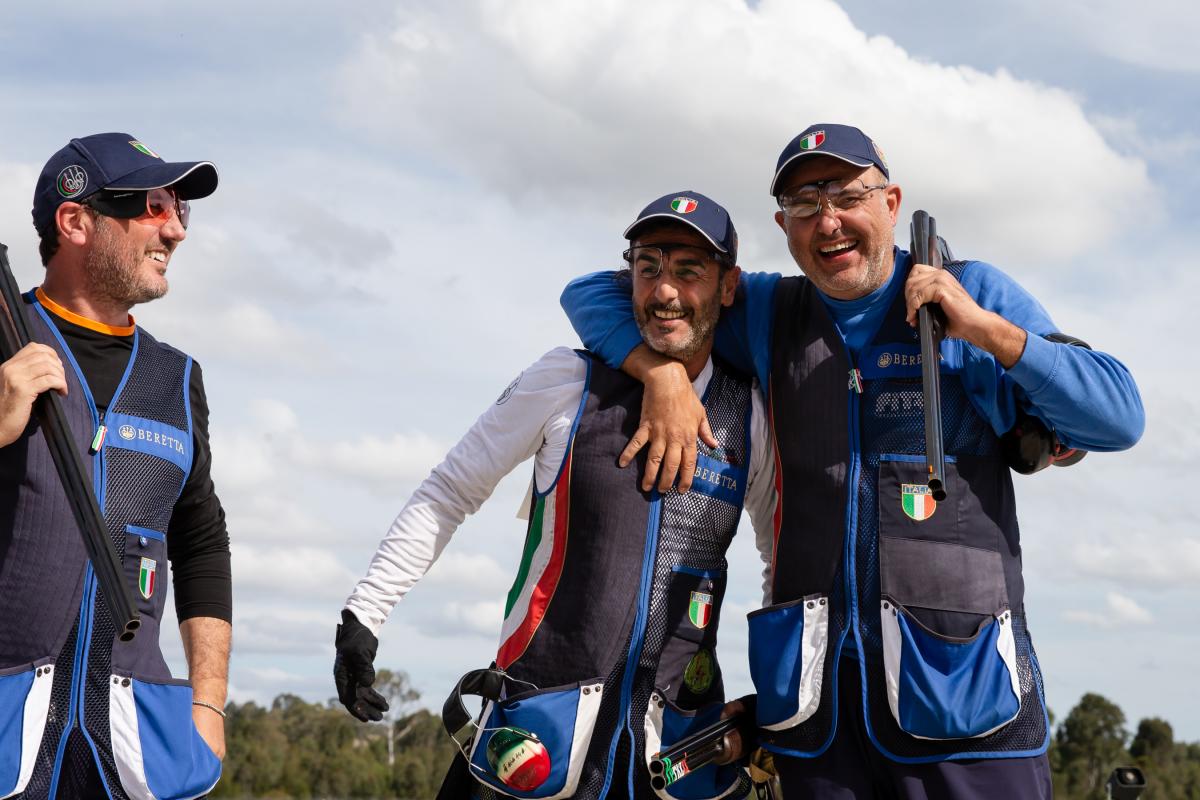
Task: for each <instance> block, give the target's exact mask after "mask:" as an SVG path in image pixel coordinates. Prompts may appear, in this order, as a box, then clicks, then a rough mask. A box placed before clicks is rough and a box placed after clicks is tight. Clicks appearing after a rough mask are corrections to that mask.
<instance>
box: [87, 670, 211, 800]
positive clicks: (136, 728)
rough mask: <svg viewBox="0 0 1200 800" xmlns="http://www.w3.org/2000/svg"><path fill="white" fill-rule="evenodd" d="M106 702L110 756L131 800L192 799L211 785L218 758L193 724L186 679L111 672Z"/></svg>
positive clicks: (189, 687) (188, 687) (190, 694)
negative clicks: (147, 678)
mask: <svg viewBox="0 0 1200 800" xmlns="http://www.w3.org/2000/svg"><path fill="white" fill-rule="evenodd" d="M108 702H109V714H108V719H109V733H110V736H111V737H112V749H113V760H114V761H115V762H116V765H117V773H118V774H119V775H120V777H121V786H122V787H123V788H124V789H125V791H126V792H127V793H128V794H129V796H130V797H131V798H133V800H190V798H194V797H200V796H201V795H203V794H206V793H207V792H209V791H211V790H212V788H213V787H214V786H215V785H216V783H217V779H218V778H220V777H221V762H220V760H218V759H217V757H216V755H214V754H213V752H212V750H211V749H209V747H208V744H207V743H205V741H204V739H203V738H202V737H201V736H200V733H199V731H197V730H196V726H195V725H194V724H193V723H192V687H191V686H190V685H189V684H188V683H187V682H186V681H169V682H167V681H156V682H150V681H144V680H139V679H138V678H136V677H133V676H130V675H112V676H110V677H109V684H108Z"/></svg>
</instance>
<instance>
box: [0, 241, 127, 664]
mask: <svg viewBox="0 0 1200 800" xmlns="http://www.w3.org/2000/svg"><path fill="white" fill-rule="evenodd" d="M0 293H2V294H3V297H4V306H5V307H6V308H7V310H8V314H7V317H8V319H9V320H10V324H11V329H10V327H9V325H6V324H4V322H3V319H2V318H0V361H8V360H9V359H10V358H12V357H13V356H15V355H16V354H17V351H18V350H20V349H21V348H22V347H24V346H25V345H27V344H29V343H30V342H31V341H32V337H31V336H30V334H29V324H28V322H27V321H26V319H25V311H24V305H25V301H24V300H22V299H21V292H20V290H19V289H18V288H17V281H16V278H14V277H13V274H12V269H11V268H10V267H9V264H8V247H6V246H5V245H3V244H0ZM3 316H4V315H0V317H3ZM33 411H34V414H35V415H36V416H37V420H38V424H39V425H41V428H42V432H43V433H44V434H45V437H46V445H47V446H48V447H49V448H50V456H51V457H52V458H53V459H54V467H55V469H56V470H57V471H58V478H59V480H60V481H62V486H63V491H64V492H66V495H67V502H68V503H69V504H70V506H71V513H72V514H74V516H75V522H76V523H77V524H78V526H79V534H80V536H82V537H83V546H84V548H85V549H86V550H87V555H88V558H89V559H90V560H91V562H92V569H93V570H94V571H95V573H96V579H97V580H98V581H99V582H100V593H101V594H102V595H103V596H104V602H105V604H106V605H107V606H108V610H109V613H110V614H112V618H113V625H114V626H115V627H116V629H117V630H118V631H119V634H118V636H119V638H120V639H121V641H123V642H128V641H130V640H131V639H133V636H134V633H135V632H136V631H137V629H138V627H139V626H140V625H141V624H142V623H141V620H140V619H139V618H138V613H137V611H136V610H135V609H134V607H133V595H132V593H131V592H130V588H129V585H128V583H127V582H126V580H125V578H124V571H123V570H122V569H121V563H120V561H119V560H118V559H117V551H116V550H115V549H113V543H112V540H111V539H109V538H108V530H107V529H108V526H107V525H106V524H105V522H104V516H103V515H102V514H101V513H100V506H99V505H97V503H96V494H95V492H93V491H92V485H91V482H90V481H89V480H88V477H87V469H86V468H85V467H84V465H83V460H82V459H81V458H80V457H79V451H78V450H77V449H76V448H75V437H74V436H73V435H72V433H71V429H70V427H69V426H68V425H67V418H66V415H65V414H64V413H63V409H62V403H61V401H60V400H59V397H58V395H57V394H56V393H55V392H43V393H42V394H41V395H39V396H38V399H37V400H36V401H35V402H34V406H33Z"/></svg>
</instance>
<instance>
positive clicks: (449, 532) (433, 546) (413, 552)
mask: <svg viewBox="0 0 1200 800" xmlns="http://www.w3.org/2000/svg"><path fill="white" fill-rule="evenodd" d="M586 377H587V364H586V363H585V362H584V361H583V359H582V358H580V356H579V354H578V353H576V352H575V351H573V350H571V349H569V348H566V347H560V348H555V349H554V350H551V351H550V352H549V353H546V355H544V356H542V357H541V358H540V359H538V361H537V362H535V363H534V364H533V365H532V366H530V367H529V368H528V369H526V370H525V371H524V372H522V373H521V374H520V375H519V376H518V377H517V379H516V380H515V381H514V382H513V383H512V384H511V385H510V386H509V387H508V388H507V389H505V391H504V394H502V395H501V396H500V399H499V400H497V401H496V402H495V403H494V404H492V406H491V407H489V408H488V410H487V411H485V412H483V414H482V415H481V416H480V417H479V419H477V420H476V421H475V424H474V425H472V426H471V428H470V430H468V431H467V433H466V435H464V436H463V437H462V439H460V440H459V442H458V444H456V445H454V447H453V448H452V449H451V450H450V452H449V453H447V454H446V458H445V460H444V461H442V463H440V464H438V465H437V466H436V467H434V468H433V471H432V472H430V473H429V477H428V478H426V479H425V480H424V481H423V482H422V483H421V485H420V486H419V487H417V490H416V491H415V492H414V493H413V495H412V497H410V498H409V500H408V502H407V503H406V504H405V505H404V508H403V509H401V510H400V513H399V514H398V515H397V516H396V519H395V520H394V521H393V522H392V525H391V527H390V528H388V531H387V534H386V535H385V536H384V537H383V541H381V542H380V543H379V548H378V549H377V550H376V551H375V555H374V557H372V559H371V564H370V566H369V567H368V568H367V574H366V575H365V576H364V577H363V579H362V580H360V581H359V582H358V584H357V585H356V586H355V587H354V591H353V592H352V593H351V595H350V597H349V599H348V600H347V601H346V608H348V609H350V610H351V611H352V612H354V615H355V616H356V617H358V619H359V621H361V622H362V623H363V624H364V625H366V626H367V627H368V628H370V630H371V632H372V633H374V634H376V635H378V634H379V629H380V628H381V627H382V626H383V623H384V621H385V620H386V619H387V617H388V615H389V614H390V613H391V611H392V608H393V607H395V605H396V603H397V602H399V601H400V599H401V598H402V597H404V595H405V594H407V593H408V590H409V589H411V588H412V587H413V585H414V584H416V582H417V581H419V580H420V579H421V578H422V577H423V576H424V575H425V573H426V572H427V571H428V570H429V568H430V567H431V566H432V565H433V562H434V561H436V560H437V558H438V556H439V555H440V554H441V552H442V550H443V549H444V548H445V546H446V544H447V543H448V542H449V541H450V538H451V537H452V536H453V535H454V532H455V531H456V530H457V529H458V526H459V525H461V524H462V522H463V520H464V519H466V517H467V515H468V514H473V513H475V512H476V511H478V510H479V507H480V506H481V505H483V502H484V501H485V500H487V499H488V497H490V496H491V494H492V491H493V490H494V489H495V488H496V484H497V483H499V482H500V480H501V479H502V478H503V477H504V476H505V475H507V474H508V473H509V472H511V471H512V469H513V468H514V467H516V466H517V465H518V464H520V463H521V462H522V461H525V460H526V459H527V458H529V457H530V456H532V455H536V456H537V457H536V460H535V462H534V473H535V475H536V476H537V481H538V485H539V486H547V485H549V483H551V482H552V481H553V479H554V475H555V474H557V472H558V468H559V466H560V465H561V463H562V460H563V458H564V456H565V455H566V450H567V445H568V443H569V440H570V436H571V426H572V425H573V423H574V421H575V417H576V416H577V414H578V411H579V404H580V401H581V399H582V397H583V388H584V382H585V379H586Z"/></svg>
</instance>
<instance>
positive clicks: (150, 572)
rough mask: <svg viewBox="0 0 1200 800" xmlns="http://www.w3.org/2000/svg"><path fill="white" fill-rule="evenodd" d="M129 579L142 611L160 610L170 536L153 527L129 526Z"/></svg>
mask: <svg viewBox="0 0 1200 800" xmlns="http://www.w3.org/2000/svg"><path fill="white" fill-rule="evenodd" d="M123 566H124V567H125V578H126V580H127V581H128V582H129V585H130V586H132V587H133V598H134V600H135V601H136V603H137V610H138V613H140V614H150V615H153V616H154V617H156V618H157V617H158V614H157V613H156V611H157V609H158V608H159V607H160V603H159V601H160V600H161V599H162V598H163V597H164V596H165V594H164V593H165V592H166V586H165V585H162V584H160V583H159V581H160V580H165V579H166V573H167V537H166V536H165V535H164V534H163V533H161V532H159V531H156V530H153V529H151V528H142V527H139V526H137V525H126V526H125V559H124V562H123Z"/></svg>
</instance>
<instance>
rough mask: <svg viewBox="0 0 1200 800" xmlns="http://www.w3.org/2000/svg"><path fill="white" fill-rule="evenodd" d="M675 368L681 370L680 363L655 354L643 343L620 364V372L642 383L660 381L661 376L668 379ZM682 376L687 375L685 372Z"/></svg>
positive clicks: (660, 354)
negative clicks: (652, 380)
mask: <svg viewBox="0 0 1200 800" xmlns="http://www.w3.org/2000/svg"><path fill="white" fill-rule="evenodd" d="M676 367H678V368H679V369H681V370H683V364H682V363H681V362H679V361H676V360H675V359H673V358H668V357H667V356H664V355H663V354H662V353H656V352H655V351H653V350H651V349H650V348H649V347H648V346H647V345H646V343H645V342H642V343H641V344H639V345H638V346H637V347H635V348H634V349H633V352H631V353H630V354H629V355H628V356H627V357H626V358H625V360H624V361H623V362H622V363H621V371H622V372H624V373H625V374H626V375H628V376H629V377H631V378H634V379H636V380H638V381H641V382H642V383H647V382H648V381H650V380H651V379H661V378H662V376H665V377H666V378H667V379H670V378H671V377H672V372H673V371H674V369H675V368H676ZM683 374H685V375H686V374H687V373H686V370H684V372H683Z"/></svg>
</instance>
